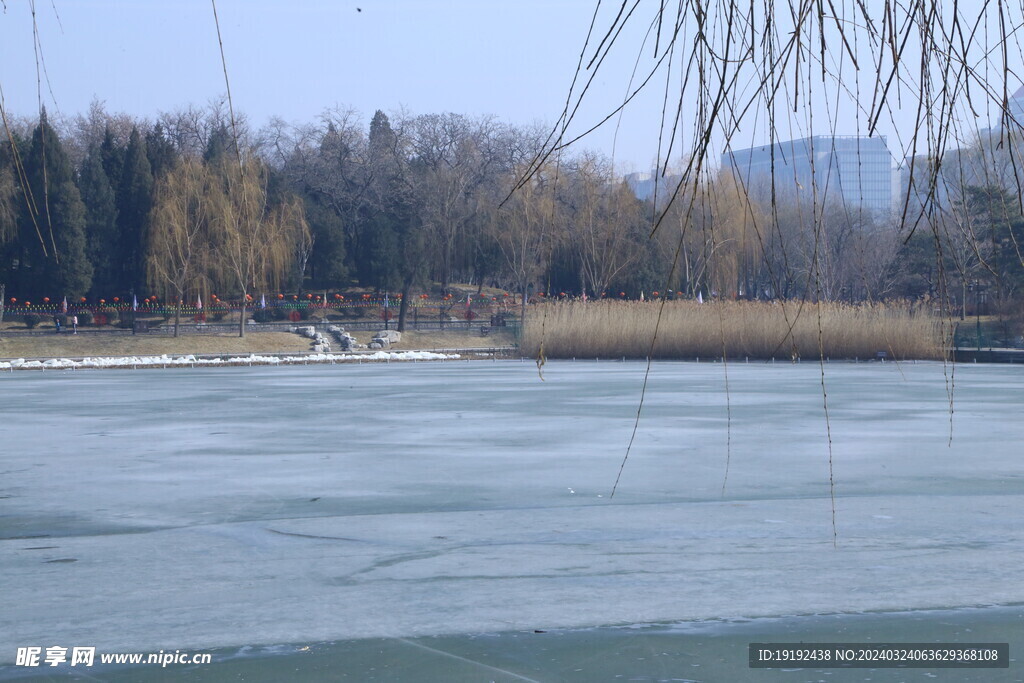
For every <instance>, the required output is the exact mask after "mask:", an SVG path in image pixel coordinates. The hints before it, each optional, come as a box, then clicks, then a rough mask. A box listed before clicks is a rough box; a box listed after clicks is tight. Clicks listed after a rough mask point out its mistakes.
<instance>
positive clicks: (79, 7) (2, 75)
mask: <svg viewBox="0 0 1024 683" xmlns="http://www.w3.org/2000/svg"><path fill="white" fill-rule="evenodd" d="M5 4H6V10H2V9H0V12H2V13H0V87H2V88H3V95H4V101H5V108H6V109H7V111H8V112H9V113H11V114H14V115H22V116H34V115H35V112H36V111H37V110H38V99H39V98H38V96H37V80H36V63H35V51H34V49H33V40H32V35H33V29H32V18H31V12H30V4H31V3H30V2H29V1H28V0H6V2H5ZM216 6H217V12H218V16H219V19H220V27H221V33H222V37H223V42H224V51H225V58H226V62H227V68H228V75H229V78H230V84H231V93H232V99H233V100H234V105H235V109H236V111H240V112H244V113H245V114H246V115H247V116H248V117H249V119H250V122H251V123H253V124H255V125H256V126H257V127H258V126H261V125H263V124H264V123H266V122H267V121H268V120H269V119H270V118H271V117H272V116H279V117H281V118H283V119H285V120H286V121H289V122H296V123H301V122H310V121H313V120H315V119H316V117H317V115H318V114H319V113H321V112H322V111H323V110H324V109H325V108H328V107H334V106H339V107H342V108H346V109H347V108H352V109H355V110H357V111H359V112H361V113H362V114H363V115H364V117H365V119H366V122H367V125H368V123H369V119H370V118H371V117H372V115H373V112H374V111H375V110H377V109H382V110H384V111H385V112H392V111H397V110H399V109H405V110H408V111H409V112H410V113H413V114H428V113H440V112H454V113H458V114H465V115H469V116H484V115H492V116H495V117H497V118H498V119H500V120H503V121H506V122H509V123H515V124H521V125H531V124H534V123H543V124H546V125H551V124H553V123H554V122H555V121H556V120H557V118H558V115H559V114H560V112H561V110H562V107H563V106H564V102H565V97H566V94H567V92H568V88H569V85H570V83H571V80H572V76H573V74H574V71H575V68H576V64H577V61H578V58H579V53H580V49H581V47H582V45H583V41H584V39H585V37H586V34H587V29H588V27H589V24H590V19H591V15H592V13H593V9H594V1H593V0H556V1H552V0H514V1H507V2H490V1H487V2H483V1H481V0H447V1H442V0H301V1H296V2H283V1H281V0H218V2H217V5H216ZM35 7H36V16H37V23H38V27H39V29H38V30H39V39H40V44H41V46H42V56H43V59H44V62H45V75H44V80H43V83H42V100H43V104H44V105H45V106H46V107H47V110H48V111H51V112H52V111H57V112H58V113H59V114H63V115H72V116H73V115H74V114H77V113H83V112H85V111H87V109H88V107H89V104H90V102H91V101H92V100H93V99H98V100H101V101H103V102H104V103H105V105H106V109H107V110H108V111H109V112H124V113H128V114H131V115H134V116H140V117H155V116H156V115H157V114H158V113H159V112H162V111H171V110H175V109H178V108H181V107H183V106H185V105H188V104H196V105H203V104H205V103H207V102H208V101H210V100H212V99H216V98H219V97H221V96H222V95H223V93H224V92H225V84H224V73H223V70H222V66H221V60H220V54H219V51H218V44H217V34H216V25H215V23H214V19H213V11H212V7H211V3H210V2H209V0H173V1H166V0H146V1H144V2H140V1H138V0H74V1H71V0H36V2H35ZM47 77H48V78H47ZM628 78H629V74H628V71H624V70H621V69H620V70H618V71H615V70H611V71H609V73H608V74H607V75H605V76H603V77H602V78H601V79H600V81H599V82H598V83H597V84H596V85H598V86H600V87H601V88H602V89H605V90H606V92H603V93H602V94H601V98H600V102H595V104H594V108H593V111H594V112H597V111H598V109H600V108H607V109H611V108H613V107H614V106H615V102H616V98H618V100H619V101H621V98H622V97H623V93H624V92H625V89H626V85H627V83H628ZM595 92H596V91H595ZM594 115H595V116H596V113H595V114H594ZM650 125H651V122H650V120H647V121H646V122H645V121H644V120H642V119H641V118H636V117H634V119H631V120H628V121H624V122H623V123H622V124H620V126H619V132H618V141H617V144H616V141H615V140H614V139H613V138H614V137H615V135H614V131H610V132H609V133H608V134H606V135H599V136H595V137H594V138H593V141H592V142H588V146H589V147H593V148H595V149H600V150H601V151H604V152H605V153H606V154H608V155H611V154H612V152H613V146H614V151H615V158H616V161H617V162H620V163H622V164H626V165H635V166H636V167H638V168H640V169H646V168H649V167H650V163H651V160H652V159H653V158H654V156H655V153H656V140H652V139H651V136H650V135H648V134H647V131H648V130H649V128H650Z"/></svg>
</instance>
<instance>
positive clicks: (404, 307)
mask: <svg viewBox="0 0 1024 683" xmlns="http://www.w3.org/2000/svg"><path fill="white" fill-rule="evenodd" d="M411 292H412V279H411V278H406V279H405V281H403V282H402V303H401V304H399V306H398V328H397V329H398V331H399V332H405V316H406V315H408V313H409V294H410V293H411Z"/></svg>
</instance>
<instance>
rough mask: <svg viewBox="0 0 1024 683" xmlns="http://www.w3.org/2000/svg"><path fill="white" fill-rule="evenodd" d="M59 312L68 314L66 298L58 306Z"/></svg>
mask: <svg viewBox="0 0 1024 683" xmlns="http://www.w3.org/2000/svg"><path fill="white" fill-rule="evenodd" d="M60 312H61V313H67V312H68V298H67V297H64V301H62V302H61V304H60Z"/></svg>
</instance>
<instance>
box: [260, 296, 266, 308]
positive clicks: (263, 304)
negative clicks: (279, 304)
mask: <svg viewBox="0 0 1024 683" xmlns="http://www.w3.org/2000/svg"><path fill="white" fill-rule="evenodd" d="M266 307H267V295H266V294H260V308H266Z"/></svg>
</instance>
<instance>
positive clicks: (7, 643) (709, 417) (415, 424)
mask: <svg viewBox="0 0 1024 683" xmlns="http://www.w3.org/2000/svg"><path fill="white" fill-rule="evenodd" d="M952 370H953V368H952V366H946V367H944V366H943V365H942V364H939V363H919V364H912V363H911V364H900V365H897V364H893V363H884V364H879V363H861V364H849V363H842V364H838V363H833V364H829V365H828V366H827V367H826V372H825V385H826V388H827V395H828V406H829V415H830V420H829V422H828V426H829V427H830V430H831V441H832V449H831V459H832V471H831V474H832V478H833V481H834V484H835V487H834V493H835V532H836V543H835V545H833V508H832V502H831V496H830V485H829V478H830V468H829V457H830V455H829V442H828V434H827V431H826V421H825V419H824V414H823V409H822V387H821V373H820V369H819V367H818V365H816V364H813V363H803V364H800V365H791V364H784V363H777V364H764V363H757V364H755V363H750V364H745V363H734V364H730V365H729V366H728V386H729V393H728V406H727V394H726V391H725V377H726V376H725V373H724V368H723V366H722V365H721V364H714V363H701V364H695V363H658V364H655V365H654V366H653V369H652V373H651V378H650V383H649V386H648V392H647V397H646V403H645V408H644V413H643V418H642V420H641V423H640V429H639V432H638V435H637V439H636V442H635V444H634V446H633V451H632V454H631V456H630V459H629V462H628V463H627V464H626V466H625V470H624V472H623V475H622V479H621V481H620V483H619V487H618V490H617V492H616V494H615V497H614V498H613V499H610V498H609V493H610V491H611V487H612V484H613V483H614V481H615V477H616V474H617V472H618V470H619V465H620V463H621V462H622V458H623V455H624V453H625V448H626V444H627V443H628V441H629V437H630V432H631V430H632V426H633V419H634V417H635V415H636V411H637V403H638V401H639V398H640V388H641V384H642V381H643V372H644V365H643V364H642V363H632V362H628V363H605V362H602V363H595V362H593V361H590V362H585V363H584V362H577V363H572V362H549V363H548V365H547V366H545V372H544V381H541V380H540V379H539V377H538V373H537V370H536V368H535V367H534V365H533V364H532V363H529V362H526V363H520V362H496V363H493V362H454V361H453V362H444V363H419V364H401V365H397V364H392V365H362V366H356V365H337V366H309V367H271V368H265V367H264V368H216V369H195V370H192V369H175V370H138V371H107V370H96V371H77V372H72V371H54V372H42V373H39V372H33V373H30V372H21V373H9V374H3V375H0V386H2V388H3V392H4V396H5V399H6V400H5V404H6V405H5V411H4V423H3V454H2V455H0V539H2V540H0V576H3V581H4V584H5V591H4V594H5V597H4V602H5V604H4V609H3V610H0V666H2V665H10V664H13V662H14V657H15V652H16V649H17V647H24V646H32V645H36V646H43V647H46V646H50V645H62V646H65V647H72V646H95V647H96V648H97V652H156V651H158V650H164V651H173V650H175V649H181V650H188V651H208V650H210V649H213V648H222V650H219V651H220V652H235V653H237V652H239V651H240V650H239V648H243V649H242V650H241V651H242V652H243V653H245V652H250V651H253V652H257V651H258V652H275V650H274V649H273V648H271V649H270V650H260V648H255V649H253V650H250V649H249V648H254V647H255V646H295V645H299V646H301V645H302V644H311V645H315V644H318V643H334V645H333V646H332V647H333V648H341V650H332V651H335V652H342V653H348V654H347V655H346V654H337V656H336V657H335V660H334V661H335V664H336V665H337V666H343V663H344V662H349V663H350V665H352V666H356V664H353V663H352V662H357V661H358V662H364V661H365V667H364V668H363V669H360V671H353V672H352V673H351V675H352V676H353V680H370V679H371V678H373V677H372V676H367V675H366V671H367V668H369V669H372V666H371V665H372V664H373V663H374V661H375V659H374V656H373V655H372V652H378V653H379V656H380V657H386V656H389V655H385V651H386V649H387V648H386V647H385V646H383V645H382V646H381V648H380V649H373V648H371V650H372V652H371V651H369V650H368V651H367V652H364V653H363V655H362V656H361V658H360V657H356V656H352V652H353V651H355V650H358V649H359V647H362V646H360V645H359V644H360V643H363V644H364V645H366V644H372V643H387V644H389V645H388V647H391V646H396V644H402V643H406V644H408V643H412V645H408V646H406V645H401V648H404V649H403V652H406V654H405V655H403V656H406V657H411V658H413V659H415V658H416V657H417V656H420V657H422V656H423V652H425V651H426V650H428V649H435V650H437V649H438V648H439V647H440V650H441V651H442V652H443V654H442V659H443V661H446V662H448V664H450V665H451V666H455V664H452V663H453V662H456V661H457V660H460V661H458V666H459V667H469V668H468V669H466V670H467V671H470V672H473V671H476V676H478V677H477V678H475V677H473V675H472V674H467V676H469V677H467V678H465V680H523V679H524V677H525V679H526V680H533V679H532V678H531V677H530V676H531V675H533V676H539V678H538V680H563V679H564V680H572V677H571V676H569V675H568V674H567V675H566V676H563V677H560V678H557V679H556V678H554V677H545V676H543V675H540V674H537V673H536V671H534V673H533V674H530V673H529V671H531V669H530V666H532V665H529V666H528V665H522V666H521V668H520V669H517V668H516V665H515V662H514V661H513V663H512V664H509V663H508V662H506V661H503V663H501V665H500V666H496V667H492V668H488V667H489V666H490V665H488V666H484V664H481V663H480V661H482V660H481V659H479V658H476V659H475V658H474V655H473V654H472V648H469V650H470V652H469V654H467V652H466V651H463V650H459V648H457V647H455V646H451V645H450V643H449V645H445V644H444V643H445V642H448V641H444V638H449V640H451V642H456V641H457V642H461V643H463V644H464V645H465V643H467V642H469V640H467V639H471V636H473V635H474V634H506V635H504V636H494V637H495V638H497V641H495V642H500V643H503V645H501V646H500V647H499V648H498V649H499V650H500V651H501V652H503V653H505V654H507V653H508V652H509V651H510V649H512V650H514V649H515V647H518V645H517V644H516V643H517V641H516V640H515V638H514V634H516V633H528V634H531V635H533V632H534V631H535V630H541V631H547V632H549V633H550V632H552V631H557V632H559V633H561V634H563V635H564V634H569V633H575V634H579V633H583V632H584V631H580V629H587V628H588V627H597V626H615V625H638V624H674V625H675V626H673V627H672V628H668V627H664V628H666V629H668V631H667V632H668V633H681V632H688V633H689V632H692V631H693V629H697V630H700V629H701V628H704V629H706V628H710V626H708V624H711V625H716V624H717V625H718V626H715V628H720V629H724V630H726V631H728V629H730V628H733V633H734V635H735V638H736V639H738V640H737V642H739V641H743V642H747V641H749V640H771V638H766V637H765V635H766V634H767V635H770V634H771V633H772V628H771V627H770V626H768V627H765V628H766V629H767V631H765V629H762V631H763V632H762V633H760V635H758V636H757V637H756V638H755V637H753V636H751V635H748V632H745V631H743V630H742V629H740V630H736V628H738V627H732V626H729V625H730V624H736V623H748V622H747V620H751V619H753V620H755V622H754V623H760V624H769V625H770V624H772V623H781V622H777V621H772V620H778V619H780V618H786V619H789V621H786V622H785V623H787V624H790V626H787V627H786V628H790V631H789V632H790V633H799V634H801V635H800V638H799V639H807V640H814V639H817V640H829V639H831V640H837V638H834V637H833V638H814V637H813V634H814V631H813V630H812V631H810V632H808V631H807V627H806V625H807V624H813V623H816V622H814V621H813V619H822V618H825V617H810V616H803V617H802V619H803V621H802V622H801V620H800V619H799V618H797V619H793V618H794V617H801V615H860V614H863V613H875V612H878V613H901V614H903V615H911V616H909V617H907V616H904V617H900V618H910V619H915V618H916V619H917V621H918V622H922V617H921V615H927V614H929V613H934V614H942V615H949V614H953V615H957V614H962V615H963V616H964V619H965V620H967V621H970V623H972V624H974V632H979V633H980V632H984V633H985V634H986V637H987V639H989V640H998V641H1001V642H1006V641H1010V642H1011V657H1014V659H1015V660H1016V659H1018V658H1019V655H1020V650H1019V647H1020V646H1021V645H1024V626H1022V617H1021V613H1020V610H1019V609H1017V606H1019V605H1021V604H1024V576H1022V572H1024V570H1022V566H1024V456H1022V450H1024V449H1022V448H1021V443H1022V442H1024V423H1022V420H1021V416H1022V410H1021V409H1022V407H1024V368H1021V367H1017V366H1008V365H1000V366H981V365H959V366H956V368H955V374H954V375H951V371H952ZM951 381H952V383H951ZM951 386H952V387H954V389H953V394H952V412H951V401H950V395H949V393H948V389H949V388H950V387H951ZM951 430H952V441H950V434H951ZM997 606H1003V607H1002V608H1000V607H997ZM978 607H985V608H987V609H982V610H978V609H966V608H978ZM926 610H928V611H930V610H939V611H938V612H926ZM913 615H917V616H916V617H914V616H913ZM986 615H990V617H991V618H989V617H987V616H986ZM761 618H763V619H764V621H761V620H760V619H761ZM828 618H832V617H828ZM854 618H855V617H852V616H851V617H850V619H854ZM943 619H946V620H947V621H948V620H949V619H952V620H953V621H954V622H955V621H956V617H955V616H954V617H948V616H944V617H943ZM923 621H924V622H927V621H928V619H927V616H925V617H924V618H923ZM800 623H803V624H804V625H805V627H804V630H803V631H801V630H800V628H801V627H800V626H799V624H800ZM844 623H847V624H849V623H852V622H850V621H849V620H847V622H844ZM886 623H888V624H889V626H888V627H892V624H893V623H895V622H892V621H891V620H890V621H889V622H886ZM687 624H689V625H690V626H686V625H687ZM793 624H797V626H793ZM878 628H879V629H883V630H884V627H883V626H879V627H878ZM793 629H795V630H793ZM634 630H635V629H634ZM779 632H780V633H783V632H786V631H785V629H781V630H780V631H779ZM876 632H880V631H876ZM901 633H903V632H902V631H900V630H899V629H897V630H896V633H895V635H896V636H900V635H901ZM920 633H921V634H922V637H923V636H924V635H927V634H928V633H932V631H928V630H927V628H925V627H924V626H922V627H921V629H920ZM935 633H936V634H937V635H935V636H934V637H936V638H946V639H950V640H959V641H968V640H971V639H972V638H971V637H970V633H969V632H968V633H965V632H963V629H961V630H960V631H957V632H956V633H958V634H959V635H955V634H953V633H952V632H950V633H939V632H938V631H935ZM1000 633H1005V635H1004V636H1003V637H998V635H999V634H1000ZM510 634H511V635H510ZM737 634H738V635H737ZM861 635H862V636H863V634H861ZM566 637H568V636H566ZM631 637H632V636H631ZM424 638H427V639H429V643H432V644H430V645H429V647H428V645H426V644H424V643H425V642H427V641H425V640H424ZM460 638H461V639H462V640H459V639H460ZM502 638H503V639H504V640H502ZM744 638H746V641H744V640H743V639H744ZM417 639H418V640H417ZM438 639H440V640H438ZM861 639H862V640H863V639H864V637H862V638H861ZM879 639H880V638H875V640H879ZM891 639H892V640H907V638H905V637H892V638H891ZM570 640H571V638H570ZM974 640H983V639H982V638H974ZM566 642H568V641H566ZM339 643H341V645H339ZM1014 643H1016V644H1017V646H1018V649H1017V651H1016V652H1015V651H1014ZM374 647H376V646H374ZM659 647H661V646H660V645H659ZM665 647H668V646H667V645H666V646H665ZM346 648H347V649H346ZM446 648H448V649H446ZM292 649H293V650H294V649H295V648H292ZM314 649H315V648H314ZM455 651H459V652H461V654H457V655H456V654H452V653H453V652H455ZM409 653H412V654H409ZM417 653H418V654H417ZM446 654H447V655H451V657H450V658H449V659H444V656H445V655H446ZM606 656H607V655H606ZM737 656H738V657H739V660H737V661H733V662H732V665H733V666H739V665H742V667H741V668H742V670H743V671H747V670H746V669H745V663H746V659H745V657H746V648H745V645H744V646H743V647H742V648H741V649H740V650H739V654H738V655H737ZM285 659H288V658H287V657H286V658H285ZM485 659H486V658H485ZM513 659H514V658H513ZM461 660H464V661H461ZM488 661H490V660H488ZM737 662H738V663H737ZM377 663H378V664H379V662H377ZM492 663H493V662H492ZM474 666H479V668H478V669H474V668H473V667H474ZM659 666H660V665H659ZM722 666H725V664H722ZM645 667H647V665H644V664H640V663H637V664H635V666H633V665H631V666H627V667H625V669H624V674H623V675H624V676H625V677H626V679H627V680H628V678H629V677H630V676H631V675H633V676H639V677H638V678H635V680H662V679H664V680H668V679H670V678H672V677H673V675H669V673H663V675H662V674H658V675H662V678H658V675H655V673H652V671H653V670H651V669H649V668H645ZM680 667H681V668H686V667H684V664H683V663H682V662H681V663H680ZM542 668H543V667H542ZM64 670H65V671H67V669H64ZM453 670H454V669H449V670H448V671H449V673H451V671H453ZM461 670H462V669H459V671H461ZM581 670H582V669H581ZM197 671H198V670H197ZM658 671H661V669H658ZM360 672H362V673H360ZM25 673H27V670H26V669H25V668H15V667H7V668H5V669H4V668H0V678H4V677H5V676H6V677H8V678H10V677H13V676H15V675H19V674H25ZM40 673H42V672H40ZM136 673H137V672H136ZM542 673H543V672H542ZM548 673H550V670H548ZM747 673H749V671H747ZM771 673H772V672H767V674H771ZM775 673H778V672H775ZM836 673H837V674H843V675H846V674H849V673H850V672H836ZM948 673H949V672H944V673H943V674H942V675H948ZM952 673H955V674H956V676H955V677H953V678H948V680H967V678H966V677H965V676H964V675H963V673H962V670H960V672H958V671H957V670H952ZM758 674H759V675H761V674H765V672H758ZM767 674H765V675H767ZM196 675H197V676H198V675H200V674H196ZM460 675H461V674H460ZM506 675H507V676H511V677H510V678H502V676H506ZM901 675H902V674H901ZM999 675H1002V676H1005V678H992V677H986V678H980V679H978V680H1019V679H1020V678H1021V676H1022V673H1021V670H1020V664H1019V663H1017V662H1016V661H1015V662H1014V663H1013V664H1011V669H1010V670H1009V671H1007V670H1003V671H1002V673H1001V674H999ZM517 676H518V678H517ZM643 676H648V678H644V677H643ZM865 676H866V674H865V673H864V672H861V673H858V674H857V675H856V677H855V678H850V679H846V678H840V677H839V676H838V675H837V676H830V677H828V680H831V681H836V680H865ZM675 677H676V678H678V679H680V680H683V679H692V680H728V679H729V678H728V677H716V676H715V675H714V673H713V670H712V669H708V668H707V666H705V668H704V669H703V670H701V671H694V670H689V669H688V668H687V670H685V671H679V672H678V675H677V676H675ZM819 677H820V676H819ZM868 678H870V677H868ZM256 679H257V680H258V678H256ZM906 679H907V680H926V679H924V678H922V674H921V672H920V671H918V672H916V673H914V674H912V675H908V676H907V677H906ZM246 680H252V677H250V678H247V679H246ZM379 680H398V679H396V678H390V679H389V678H388V677H386V676H383V677H381V678H379ZM419 680H425V679H422V678H421V679H419ZM438 680H442V678H438ZM460 680H463V679H460ZM579 680H586V678H580V679H579ZM733 680H735V679H733ZM773 680H774V679H773ZM778 680H805V679H804V678H778ZM807 680H812V679H810V678H809V679H807ZM813 680H817V677H815V678H813ZM873 680H876V681H877V680H890V679H888V678H885V677H880V676H879V675H877V672H876V676H875V678H874V679H873ZM899 680H904V679H902V678H901V679H899Z"/></svg>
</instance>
